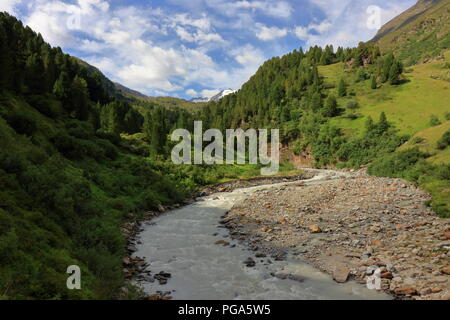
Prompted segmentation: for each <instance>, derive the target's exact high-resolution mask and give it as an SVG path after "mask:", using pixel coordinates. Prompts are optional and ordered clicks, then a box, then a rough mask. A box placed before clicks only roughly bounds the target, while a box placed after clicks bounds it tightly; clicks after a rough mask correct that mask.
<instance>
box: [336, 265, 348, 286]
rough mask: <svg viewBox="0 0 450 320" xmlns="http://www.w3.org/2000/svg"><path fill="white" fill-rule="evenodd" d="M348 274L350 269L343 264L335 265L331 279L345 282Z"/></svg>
mask: <svg viewBox="0 0 450 320" xmlns="http://www.w3.org/2000/svg"><path fill="white" fill-rule="evenodd" d="M349 275H350V269H348V268H347V267H344V266H339V267H336V268H335V269H334V271H333V279H334V281H336V282H338V283H345V282H347V280H348V276H349Z"/></svg>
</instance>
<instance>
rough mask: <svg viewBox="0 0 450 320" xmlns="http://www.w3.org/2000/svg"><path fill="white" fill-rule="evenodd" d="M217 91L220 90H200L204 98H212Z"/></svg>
mask: <svg viewBox="0 0 450 320" xmlns="http://www.w3.org/2000/svg"><path fill="white" fill-rule="evenodd" d="M218 93H220V90H216V89H214V90H209V89H204V90H202V97H205V98H212V97H214V96H215V95H217V94H218Z"/></svg>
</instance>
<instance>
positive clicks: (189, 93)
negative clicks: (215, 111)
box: [185, 89, 198, 97]
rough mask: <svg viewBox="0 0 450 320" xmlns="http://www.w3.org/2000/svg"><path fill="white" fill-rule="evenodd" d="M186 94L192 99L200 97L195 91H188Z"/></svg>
mask: <svg viewBox="0 0 450 320" xmlns="http://www.w3.org/2000/svg"><path fill="white" fill-rule="evenodd" d="M185 93H186V94H187V95H188V96H191V97H197V96H198V92H197V91H195V90H194V89H188V90H186V92H185Z"/></svg>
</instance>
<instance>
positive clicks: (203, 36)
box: [175, 26, 225, 45]
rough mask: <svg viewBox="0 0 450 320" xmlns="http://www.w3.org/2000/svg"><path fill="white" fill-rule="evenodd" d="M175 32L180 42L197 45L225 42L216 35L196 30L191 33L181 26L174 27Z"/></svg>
mask: <svg viewBox="0 0 450 320" xmlns="http://www.w3.org/2000/svg"><path fill="white" fill-rule="evenodd" d="M175 32H176V34H177V35H178V36H179V37H180V39H181V40H183V41H186V42H194V43H198V44H200V45H202V44H205V43H207V42H225V41H224V40H223V38H222V37H221V36H220V35H219V34H217V33H205V32H203V31H202V30H197V31H194V32H192V33H191V32H189V31H188V30H186V29H185V28H183V27H181V26H178V27H176V30H175Z"/></svg>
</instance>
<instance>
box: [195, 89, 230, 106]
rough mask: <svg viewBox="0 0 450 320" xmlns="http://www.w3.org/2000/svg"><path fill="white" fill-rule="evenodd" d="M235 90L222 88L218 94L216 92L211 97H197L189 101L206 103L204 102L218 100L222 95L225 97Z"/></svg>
mask: <svg viewBox="0 0 450 320" xmlns="http://www.w3.org/2000/svg"><path fill="white" fill-rule="evenodd" d="M236 92H237V91H236V90H232V89H227V90H222V91H220V92H219V93H218V94H216V95H215V96H212V97H211V98H207V97H197V98H193V99H191V100H190V102H194V103H206V102H211V101H215V102H218V101H220V100H221V99H222V98H223V97H226V96H228V95H230V94H233V93H236Z"/></svg>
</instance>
